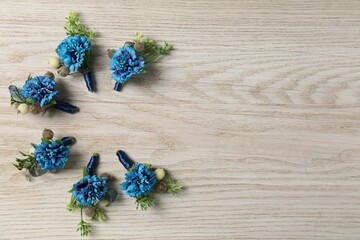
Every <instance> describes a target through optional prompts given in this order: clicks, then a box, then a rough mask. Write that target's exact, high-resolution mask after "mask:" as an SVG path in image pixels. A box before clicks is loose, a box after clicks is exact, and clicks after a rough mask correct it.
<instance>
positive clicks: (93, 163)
mask: <svg viewBox="0 0 360 240" xmlns="http://www.w3.org/2000/svg"><path fill="white" fill-rule="evenodd" d="M98 164H99V154H98V153H94V154H93V155H92V157H91V158H90V161H89V163H88V165H87V166H86V172H87V174H88V175H89V176H92V175H94V174H95V171H96V167H97V165H98Z"/></svg>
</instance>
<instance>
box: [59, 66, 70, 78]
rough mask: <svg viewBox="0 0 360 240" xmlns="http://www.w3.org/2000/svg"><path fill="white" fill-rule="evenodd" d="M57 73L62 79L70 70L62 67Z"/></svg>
mask: <svg viewBox="0 0 360 240" xmlns="http://www.w3.org/2000/svg"><path fill="white" fill-rule="evenodd" d="M57 73H58V74H59V75H60V76H62V77H67V76H68V75H69V73H70V69H68V68H67V67H65V66H62V67H61V68H59V70H57Z"/></svg>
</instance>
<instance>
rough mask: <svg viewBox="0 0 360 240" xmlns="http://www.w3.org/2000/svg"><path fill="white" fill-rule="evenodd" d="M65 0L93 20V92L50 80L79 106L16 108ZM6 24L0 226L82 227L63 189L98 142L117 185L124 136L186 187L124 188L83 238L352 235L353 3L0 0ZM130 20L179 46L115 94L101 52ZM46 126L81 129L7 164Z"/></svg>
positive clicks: (19, 233) (356, 15) (356, 172)
mask: <svg viewBox="0 0 360 240" xmlns="http://www.w3.org/2000/svg"><path fill="white" fill-rule="evenodd" d="M69 10H77V11H79V12H80V17H81V19H82V21H83V22H84V23H85V24H86V25H88V26H90V27H91V28H93V29H94V30H96V31H97V36H96V38H95V40H94V46H93V48H94V65H95V67H94V72H95V78H96V82H97V92H96V93H90V92H88V91H87V90H86V88H85V83H84V82H83V80H82V77H81V76H76V75H74V76H71V77H70V78H60V77H57V80H58V82H59V88H60V90H61V91H62V93H61V95H62V96H63V98H65V99H66V100H68V101H70V102H71V103H74V104H75V105H77V106H79V107H80V109H81V111H80V112H79V113H77V114H75V115H69V114H66V113H62V112H59V111H51V112H48V113H46V114H45V115H44V116H43V117H41V116H40V115H31V114H29V115H25V116H22V115H18V116H17V115H16V110H15V109H14V108H13V107H11V106H10V104H9V94H8V89H7V88H8V86H9V85H10V84H15V85H17V86H22V85H23V83H24V81H25V79H26V77H27V75H28V74H29V73H31V74H33V75H41V74H43V73H44V72H46V71H47V70H49V67H48V64H47V60H48V58H49V57H51V56H55V55H56V54H55V52H54V49H55V48H56V47H57V45H58V44H59V43H60V41H61V40H62V39H63V38H64V37H65V31H64V29H63V25H64V23H65V19H64V18H65V16H66V15H67V13H68V11H69ZM0 32H1V34H0V35H1V36H0V79H1V80H0V83H1V85H0V87H1V88H0V93H1V94H0V107H1V111H0V136H1V137H0V156H1V162H0V173H1V174H0V183H1V187H0V215H1V221H0V239H24V240H25V239H47V240H48V239H54V240H55V239H56V240H59V239H82V238H81V237H80V236H79V233H78V232H76V228H77V224H78V222H79V214H71V213H69V212H67V211H66V205H67V203H68V201H69V199H70V194H69V193H68V192H67V191H68V190H69V189H70V188H71V186H72V184H73V183H74V182H76V181H77V180H78V179H79V178H80V177H81V168H82V167H83V166H84V165H85V164H86V163H87V162H88V160H89V158H90V156H91V154H92V153H93V152H99V153H100V154H101V163H100V166H99V172H109V173H111V174H113V175H115V176H116V177H117V179H118V180H117V181H118V184H119V183H120V182H121V181H122V180H123V176H124V172H125V170H124V168H123V167H122V166H121V165H120V164H119V162H118V160H117V158H116V156H115V152H116V151H117V150H118V149H123V150H125V151H127V152H128V153H129V155H130V156H131V157H132V158H134V159H135V160H137V161H139V162H148V163H152V164H154V165H156V166H161V167H164V168H166V169H168V170H170V171H171V174H172V175H173V176H174V177H175V178H177V179H178V180H179V181H180V182H181V183H182V184H183V185H184V186H185V190H184V191H183V192H182V193H181V194H179V195H178V196H177V197H172V196H162V197H161V198H157V206H156V207H155V208H153V209H151V210H150V211H148V212H142V211H136V210H135V206H134V201H133V199H129V198H127V197H125V196H124V195H123V194H121V195H120V197H119V198H118V199H117V201H116V202H115V203H114V204H112V205H111V206H110V207H108V208H107V209H106V210H107V215H108V217H109V220H108V221H107V222H101V223H96V224H93V225H92V226H93V234H92V237H90V239H156V240H159V239H167V240H168V239H173V240H175V239H179V240H183V239H190V240H196V239H204V240H210V239H216V240H220V239H360V139H359V137H360V88H359V87H360V63H359V60H360V43H359V39H360V2H359V1H355V0H349V1H328V0H324V1H285V0H284V1H275V0H273V1H271V0H269V1H251V0H247V1H165V0H154V1H152V0H151V1H149V0H148V1H118V0H112V1H96V0H88V1H80V0H77V1H70V0H61V1H46V0H34V1H14V0H2V1H1V3H0ZM134 32H143V33H144V34H145V35H147V36H149V37H152V38H154V39H157V40H159V41H165V40H166V41H168V42H170V43H172V44H173V45H174V51H173V52H172V53H171V55H170V56H169V57H166V58H164V59H163V60H162V61H160V62H159V63H158V64H156V65H155V66H154V68H153V69H152V70H151V71H149V72H148V73H147V74H146V75H141V76H138V77H136V78H135V79H133V80H131V81H130V82H128V83H127V84H126V86H125V88H124V89H123V91H122V92H116V91H114V90H112V88H113V85H114V81H113V80H112V79H111V75H110V71H109V59H108V57H107V53H106V50H107V49H109V48H117V47H120V46H121V45H122V44H123V43H124V42H125V41H127V40H131V39H132V37H133V34H134ZM45 127H46V128H51V129H53V130H54V131H55V135H56V137H63V136H66V135H74V136H75V137H76V138H77V142H76V144H75V145H74V146H73V148H72V153H71V156H70V164H69V165H68V166H67V167H66V169H65V170H62V171H59V172H58V173H56V174H46V175H44V176H42V177H41V178H34V179H32V181H31V182H28V181H26V179H25V177H24V173H23V172H18V171H17V170H16V169H15V168H14V167H13V166H12V163H13V162H14V160H15V158H16V157H18V156H19V154H18V152H17V151H27V149H28V148H29V143H30V142H35V143H37V142H39V141H40V137H41V132H42V129H44V128H45Z"/></svg>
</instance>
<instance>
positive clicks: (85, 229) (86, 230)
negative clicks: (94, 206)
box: [76, 207, 91, 237]
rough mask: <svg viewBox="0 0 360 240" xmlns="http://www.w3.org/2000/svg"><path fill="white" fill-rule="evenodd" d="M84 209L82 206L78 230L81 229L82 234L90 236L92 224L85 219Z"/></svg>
mask: <svg viewBox="0 0 360 240" xmlns="http://www.w3.org/2000/svg"><path fill="white" fill-rule="evenodd" d="M82 210H83V208H82V207H81V220H80V223H79V225H78V226H79V227H78V229H77V230H76V231H77V232H78V231H80V234H81V236H82V237H83V236H89V234H90V232H91V231H90V225H89V224H88V223H87V222H85V221H84V220H83V214H82V212H83V211H82Z"/></svg>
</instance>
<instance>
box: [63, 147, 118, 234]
mask: <svg viewBox="0 0 360 240" xmlns="http://www.w3.org/2000/svg"><path fill="white" fill-rule="evenodd" d="M98 164H99V154H98V153H94V154H93V156H92V157H91V158H90V161H89V163H88V165H87V166H86V167H84V168H83V178H82V179H81V180H80V181H78V182H76V183H75V184H73V187H72V189H71V190H70V191H69V192H71V199H70V203H69V204H68V206H67V210H68V211H70V212H75V211H77V210H80V223H79V225H78V229H77V231H80V234H81V236H88V235H89V234H90V233H91V230H90V224H88V223H87V222H86V221H85V220H84V216H83V213H85V215H86V216H87V217H88V218H90V221H105V220H106V218H107V217H106V215H105V210H104V207H106V206H108V205H109V203H110V202H114V201H115V199H116V197H117V195H118V193H117V191H116V190H115V189H113V188H111V187H110V186H109V184H110V182H111V181H112V180H113V177H112V176H111V175H110V174H108V173H103V174H101V175H100V176H97V175H96V168H97V165H98Z"/></svg>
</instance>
